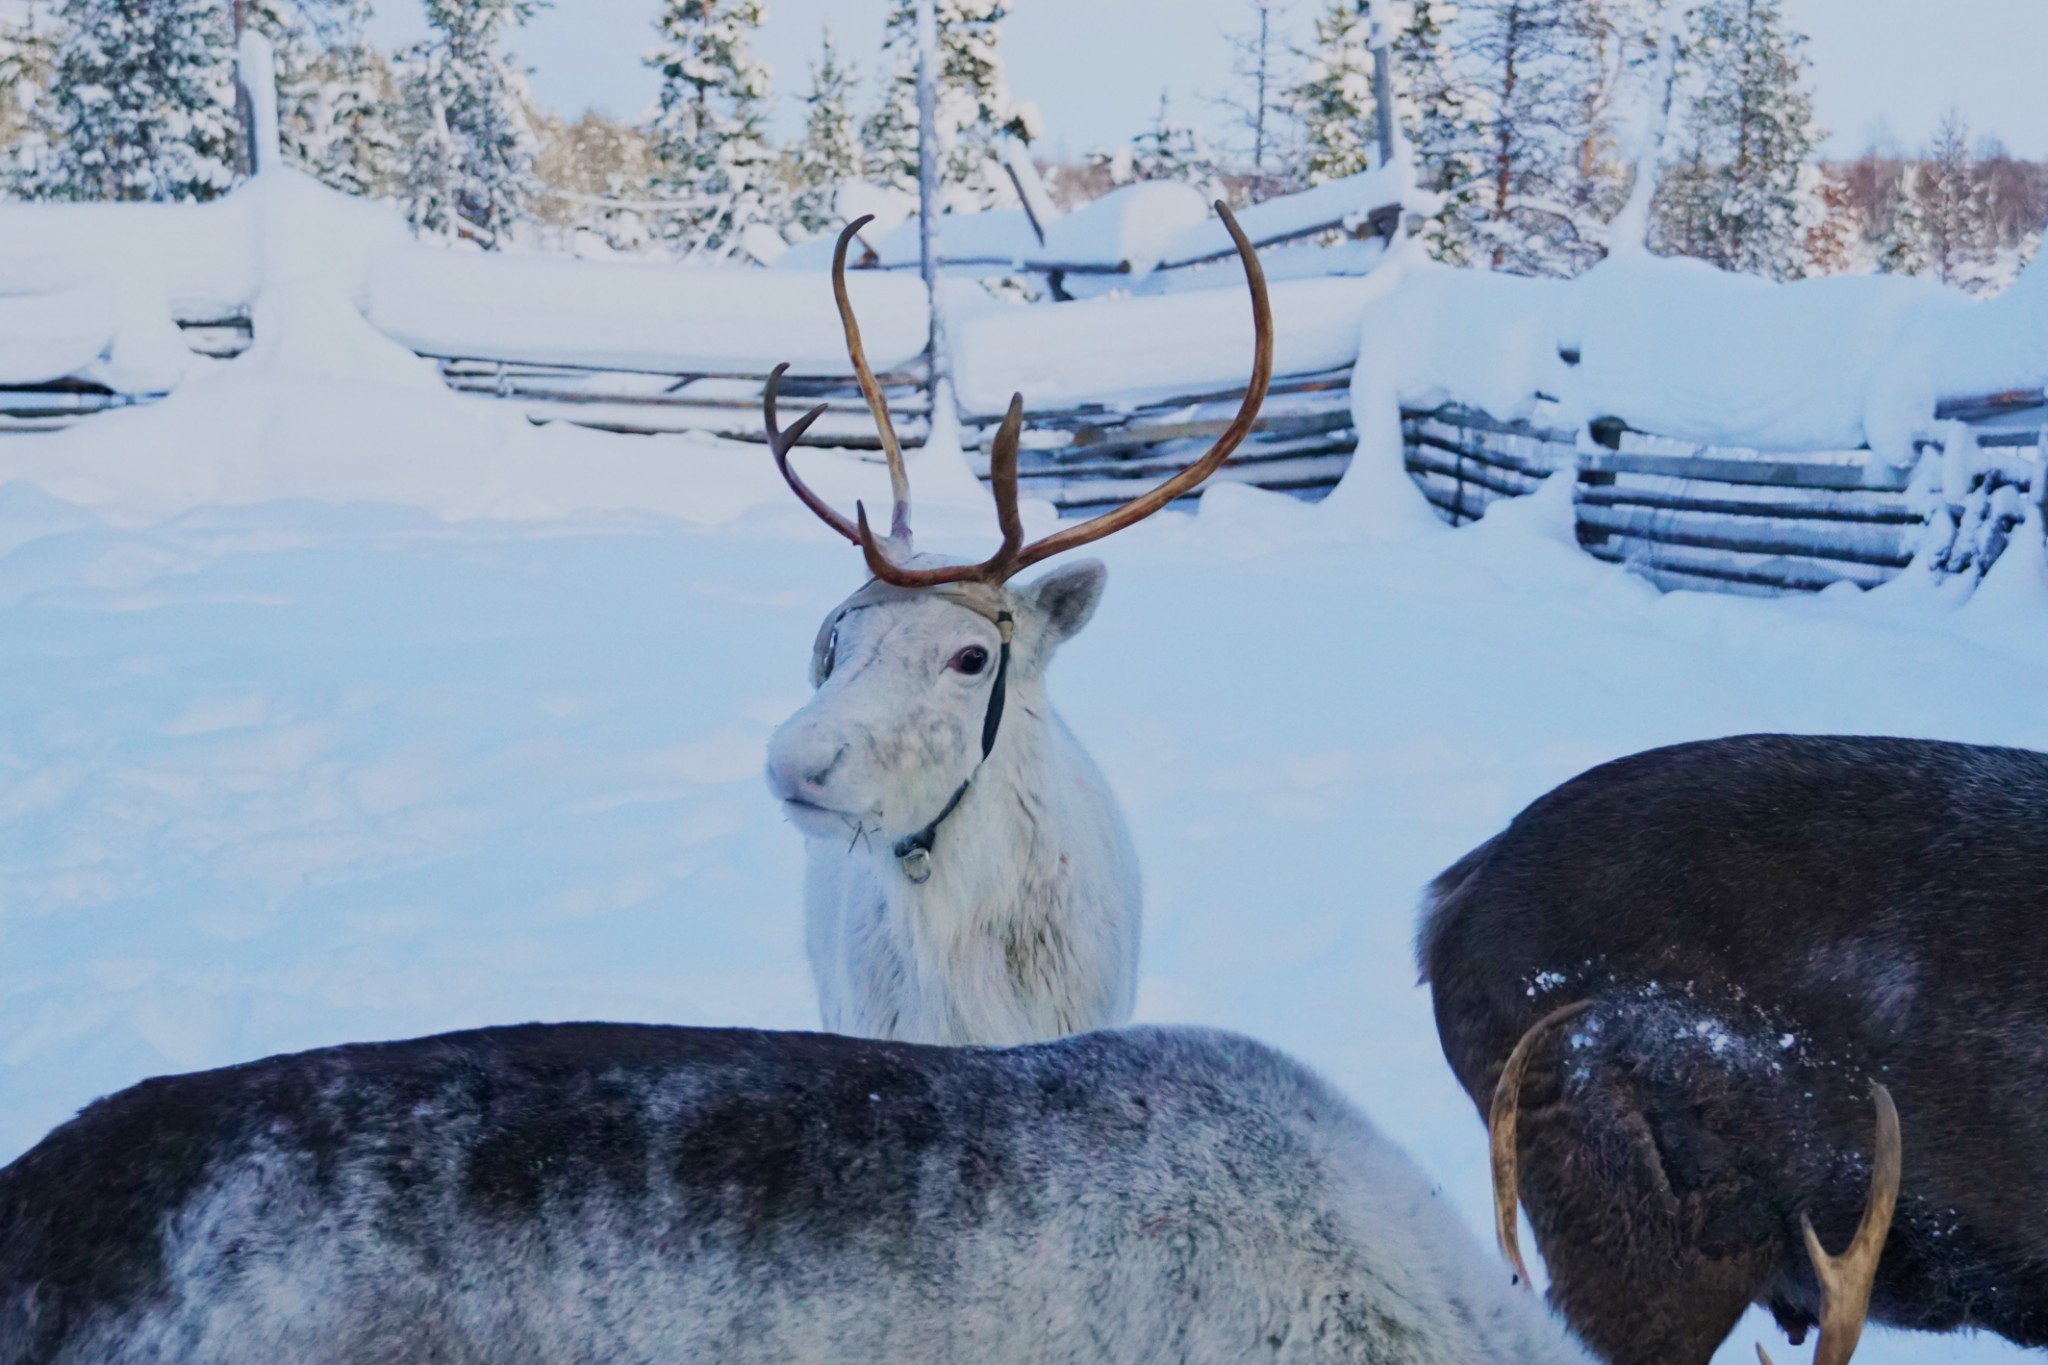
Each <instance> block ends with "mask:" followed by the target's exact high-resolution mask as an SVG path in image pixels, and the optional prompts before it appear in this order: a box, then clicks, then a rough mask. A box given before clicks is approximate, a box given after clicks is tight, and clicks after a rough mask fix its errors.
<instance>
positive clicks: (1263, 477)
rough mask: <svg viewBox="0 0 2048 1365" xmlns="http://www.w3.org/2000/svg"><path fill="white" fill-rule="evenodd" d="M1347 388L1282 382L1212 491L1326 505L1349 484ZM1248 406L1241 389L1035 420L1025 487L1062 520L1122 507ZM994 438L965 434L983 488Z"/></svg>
mask: <svg viewBox="0 0 2048 1365" xmlns="http://www.w3.org/2000/svg"><path fill="white" fill-rule="evenodd" d="M1350 383H1351V376H1350V371H1349V369H1348V368H1345V369H1331V370H1323V371H1319V372H1315V373H1310V374H1301V375H1283V376H1281V377H1279V378H1277V379H1275V380H1274V381H1273V382H1272V385H1271V387H1270V388H1269V389H1268V390H1267V396H1266V402H1265V406H1264V407H1263V408H1261V409H1260V412H1259V418H1258V421H1257V422H1256V423H1254V424H1253V426H1252V431H1251V435H1250V436H1248V437H1246V438H1245V442H1244V444H1243V445H1241V446H1239V447H1238V449H1237V451H1236V453H1234V454H1233V455H1232V456H1231V457H1230V459H1229V460H1228V461H1227V462H1226V463H1225V464H1224V465H1223V467H1222V468H1220V469H1218V470H1217V471H1216V473H1215V474H1214V475H1212V476H1211V478H1210V482H1211V483H1215V482H1224V483H1248V484H1252V485H1254V486H1255V487H1259V488H1265V489H1270V490H1273V491H1275V492H1284V493H1292V494H1295V495H1296V496H1299V497H1304V498H1309V499H1315V498H1320V497H1321V496H1322V495H1323V494H1325V493H1327V492H1328V491H1329V490H1330V489H1331V488H1332V487H1334V486H1335V485H1336V482H1337V480H1338V479H1339V478H1340V477H1341V476H1342V475H1343V473H1344V468H1345V466H1346V465H1348V464H1349V463H1350V461H1351V451H1352V449H1353V447H1354V446H1356V445H1357V443H1358V441H1357V436H1356V435H1355V433H1354V432H1353V431H1352V428H1351V409H1350V394H1349V391H1350ZM1243 397H1244V387H1243V385H1239V386H1238V387H1236V388H1219V389H1212V390H1207V391H1203V392H1189V393H1186V394H1182V395H1176V396H1171V397H1167V398H1162V399H1158V400H1155V401H1152V402H1148V403H1142V404H1135V405H1130V406H1122V407H1115V408H1112V407H1108V406H1105V405H1103V404H1100V403H1082V404H1077V405H1075V406H1072V407H1068V408H1059V409H1044V410H1040V411H1036V412H1031V413H1028V414H1027V415H1026V419H1025V420H1026V423H1027V427H1028V430H1029V432H1030V437H1029V444H1028V445H1027V446H1026V448H1025V449H1024V450H1023V451H1021V452H1020V453H1019V456H1018V461H1017V479H1018V482H1019V484H1020V485H1021V486H1022V487H1023V489H1024V490H1025V492H1026V493H1027V494H1029V495H1030V496H1033V497H1039V498H1043V499H1045V500H1046V501H1048V502H1051V503H1052V504H1053V505H1054V506H1056V507H1058V508H1059V509H1060V510H1061V511H1062V512H1063V513H1076V514H1078V513H1083V512H1091V511H1095V510H1099V509H1100V508H1102V507H1105V506H1113V505H1115V504H1117V503H1121V502H1124V501H1126V500H1127V499H1129V498H1131V497H1134V496H1135V495H1137V494H1138V493H1141V492H1143V491H1144V490H1145V489H1146V488H1149V487H1151V486H1152V485H1153V484H1155V483H1158V482H1159V481H1160V480H1161V479H1162V478H1165V477H1167V476H1169V475H1171V474H1174V473H1176V472H1178V471H1179V470H1182V469H1185V468H1186V467H1187V466H1188V465H1189V464H1191V463H1193V462H1194V461H1195V460H1196V459H1198V458H1200V456H1201V454H1202V452H1203V451H1205V450H1207V449H1208V447H1209V443H1210V442H1211V441H1213V440H1215V438H1216V437H1217V435H1219V434H1220V433H1221V432H1222V431H1223V429H1224V428H1225V427H1226V426H1228V425H1229V424H1230V418H1231V416H1232V415H1233V414H1234V413H1235V412H1236V411H1237V406H1238V403H1239V402H1240V400H1242V399H1243ZM994 429H995V424H994V423H993V422H977V423H975V424H973V425H972V426H971V427H970V428H969V429H968V434H969V443H970V445H971V446H972V447H973V448H972V449H970V451H969V457H970V460H971V461H972V462H973V464H974V467H975V470H976V472H977V473H978V474H979V475H980V476H981V477H982V478H984V479H985V478H987V477H988V440H987V438H988V435H989V433H990V432H992V431H993V430H994ZM1204 486H1205V487H1206V485H1204Z"/></svg>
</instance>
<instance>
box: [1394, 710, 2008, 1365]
mask: <svg viewBox="0 0 2048 1365" xmlns="http://www.w3.org/2000/svg"><path fill="white" fill-rule="evenodd" d="M2044 923H2048V755H2043V754H2037V753H2029V752H2026V751H2023V750H2017V749H2000V748H1989V747H1983V746H1975V745H1965V744H1945V743H1937V742H1933V741H1925V740H1910V739H1889V738H1865V737H1845V736H1800V735H1746V736H1739V737H1735V738H1729V739H1718V740H1710V741H1706V742H1702V743H1695V744H1683V745H1677V746H1674V747H1671V748H1666V749H1657V750H1653V751H1650V752H1648V753H1641V754H1636V755H1633V756H1631V757H1628V758H1624V759H1621V760H1619V761H1617V762H1614V763H1609V764H1606V765H1604V766H1602V767H1599V768H1595V769H1593V770H1592V771H1590V772H1588V773H1585V774H1583V775H1581V776H1579V777H1577V778H1574V779H1573V780H1571V781H1570V782H1567V783H1565V784H1564V785H1562V786H1560V787H1558V788H1557V789H1556V790H1554V791H1552V792H1550V793H1549V794H1548V795H1545V796H1543V797H1541V798H1539V799H1538V800H1537V801H1535V802H1534V803H1533V804H1531V805H1530V806H1529V808H1528V809H1526V810H1524V811H1523V812H1522V813H1521V814H1520V815H1518V816H1516V817H1515V819H1514V820H1513V821H1512V822H1511V823H1510V824H1509V826H1508V828H1507V829H1506V830H1504V831H1503V832H1501V833H1500V834H1499V835H1497V836H1495V837H1494V838H1493V839H1491V840H1489V841H1488V842H1487V843H1485V844H1483V845H1481V846H1480V847H1479V848H1477V849H1475V850H1473V851H1472V852H1471V853H1469V854H1467V855H1466V856H1465V857H1464V858H1462V859H1460V860H1459V861H1458V862H1457V863H1456V864H1454V865H1453V866H1452V867H1451V868H1450V869H1448V870H1447V871H1445V872H1444V873H1443V874H1442V875H1441V876H1439V877H1438V878H1437V879H1436V881H1435V883H1434V884H1433V885H1432V887H1431V890H1430V894H1429V903H1428V906H1427V909H1426V911H1425V916H1424V922H1423V925H1422V931H1421V936H1420V944H1419V952H1420V957H1421V963H1422V968H1423V974H1424V976H1425V978H1426V980H1427V981H1428V983H1429V986H1430V990H1431V994H1432V1000H1433V1004H1434V1007H1435V1012H1436V1021H1437V1030H1438V1034H1439V1037H1440V1040H1441V1042H1442V1044H1443V1049H1444V1056H1445V1057H1446V1059H1447V1060H1448V1061H1449V1062H1450V1064H1451V1067H1452V1069H1453V1070H1454V1071H1455V1072H1456V1073H1457V1076H1458V1078H1459V1080H1460V1082H1461V1083H1462V1084H1463V1085H1464V1087H1465V1089H1466V1092H1467V1093H1468V1094H1469V1095H1471V1096H1472V1099H1473V1102H1474V1104H1475V1105H1477V1106H1478V1107H1479V1109H1480V1112H1481V1114H1482V1115H1483V1116H1489V1117H1490V1118H1491V1120H1492V1128H1493V1139H1494V1145H1495V1152H1496V1155H1497V1159H1498V1165H1499V1169H1500V1170H1501V1171H1502V1172H1503V1177H1502V1183H1501V1186H1500V1196H1499V1203H1500V1207H1501V1228H1502V1233H1503V1237H1502V1240H1503V1244H1504V1245H1505V1246H1507V1247H1508V1248H1509V1249H1510V1250H1511V1251H1512V1248H1513V1242H1512V1235H1511V1232H1510V1228H1511V1226H1512V1207H1513V1200H1514V1198H1515V1197H1516V1195H1519V1197H1520V1200H1521V1202H1522V1203H1523V1205H1524V1206H1525V1207H1526V1209H1527V1211H1528V1214H1529V1220H1530V1224H1531V1226H1532V1227H1533V1228H1534V1230H1535V1233H1536V1237H1537V1240H1538V1243H1539V1244H1540V1245H1541V1247H1542V1250H1543V1255H1544V1259H1545V1261H1546V1263H1547V1264H1548V1267H1549V1270H1550V1276H1551V1296H1552V1301H1553V1302H1554V1303H1555V1304H1556V1306H1557V1307H1558V1309H1559V1310H1560V1312H1562V1314H1563V1315H1564V1317H1565V1318H1566V1320H1567V1321H1569V1322H1570V1323H1571V1324H1572V1325H1573V1326H1574V1327H1575V1328H1576V1329H1577V1330H1578V1331H1579V1333H1580V1334H1581V1335H1582V1336H1583V1337H1584V1338H1585V1340H1586V1341H1587V1342H1588V1343H1589V1344H1590V1345H1591V1346H1593V1348H1594V1349H1595V1350H1597V1351H1599V1352H1600V1353H1601V1354H1602V1355H1604V1356H1606V1357H1607V1359H1609V1360H1610V1361H1613V1362H1616V1363H1617V1365H1652V1362H1654V1363H1655V1365H1705V1362H1706V1361H1707V1360H1708V1359H1709V1358H1710V1357H1711V1355H1712V1354H1713V1351H1714V1349H1715V1347H1716V1346H1717V1345H1718V1344H1719V1343H1720V1342H1721V1340H1722V1339H1723V1338H1724V1337H1725V1336H1726V1335H1727V1334H1728V1332H1729V1330H1730V1329H1731V1328H1732V1327H1733V1326H1734V1325H1735V1323H1736V1321H1737V1319H1738V1318H1739V1317H1740V1316H1741V1315H1742V1313H1743V1312H1744V1311H1745V1310H1746V1309H1747V1308H1748V1307H1749V1305H1750V1304H1752V1303H1756V1304H1761V1305H1764V1306H1766V1307H1768V1308H1769V1309H1770V1310H1771V1311H1772V1313H1773V1314H1774V1315H1775V1316H1776V1317H1777V1319H1778V1321H1779V1323H1780V1325H1782V1326H1783V1327H1784V1328H1785V1329H1786V1331H1787V1332H1788V1334H1790V1335H1791V1336H1792V1337H1793V1338H1794V1340H1798V1339H1800V1337H1801V1336H1802V1335H1803V1334H1804V1332H1805V1331H1806V1330H1807V1329H1808V1328H1810V1327H1812V1326H1814V1325H1815V1324H1816V1323H1819V1324H1821V1325H1822V1326H1823V1330H1824V1336H1825V1337H1826V1338H1827V1339H1828V1340H1829V1343H1830V1346H1829V1349H1830V1350H1831V1351H1832V1352H1834V1353H1835V1358H1837V1359H1839V1358H1840V1357H1843V1356H1846V1353H1847V1350H1848V1348H1849V1347H1850V1346H1851V1345H1853V1335H1852V1334H1851V1333H1849V1332H1848V1330H1847V1324H1848V1322H1849V1321H1850V1320H1851V1319H1856V1320H1860V1318H1861V1316H1862V1314H1861V1313H1860V1312H1851V1311H1850V1307H1852V1306H1856V1305H1858V1303H1859V1301H1860V1300H1861V1299H1862V1298H1863V1297H1865V1296H1867V1299H1868V1311H1869V1316H1870V1318H1871V1320H1873V1321H1876V1322H1881V1323H1887V1324H1890V1325H1893V1326H1899V1327H1907V1328H1914V1329H1918V1330H1923V1331H1938V1332H1939V1331H1956V1330H1962V1329H1970V1328H1977V1329H1983V1330H1988V1331H1992V1332H1996V1333H1998V1334H1999V1335H2001V1336H2004V1337H2007V1338H2008V1339H2010V1340H2012V1341H2014V1342H2016V1343H2018V1344H2021V1345H2026V1346H2048V1212H2044V1210H2048V1123H2044V1120H2048V933H2044V932H2043V925H2044ZM1560 1004H1568V1005H1569V1006H1570V1010H1569V1011H1568V1012H1566V1013H1564V1014H1553V1013H1552V1011H1553V1010H1554V1009H1556V1007H1557V1006H1559V1005H1560ZM1874 1082H1875V1083H1881V1093H1880V1095H1879V1099H1878V1106H1879V1126H1878V1130H1877V1137H1876V1140H1875V1142H1873V1140H1872V1135H1871V1127H1870V1104H1871V1096H1872V1093H1873V1083H1874ZM1497 1094H1498V1096H1499V1098H1498V1101H1497V1100H1496V1095H1497ZM1891 1096H1895V1097H1896V1098H1897V1102H1898V1107H1899V1109H1900V1110H1901V1111H1902V1112H1903V1113H1904V1114H1905V1115H1906V1123H1907V1125H1908V1127H1909V1128H1910V1129H1911V1132H1912V1137H1913V1150H1912V1152H1911V1154H1910V1156H1911V1159H1910V1160H1909V1161H1907V1162H1906V1163H1905V1165H1904V1168H1903V1183H1900V1175H1899V1170H1900V1168H1899V1166H1898V1162H1897V1155H1896V1149H1897V1141H1898V1139H1897V1123H1896V1120H1895V1119H1894V1118H1893V1117H1892V1115H1891V1106H1890V1100H1889V1097H1891ZM1874 1178H1875V1179H1876V1184H1877V1191H1876V1197H1875V1198H1874V1199H1873V1198H1871V1197H1870V1191H1871V1189H1872V1185H1873V1179H1874ZM1891 1188H1896V1200H1895V1209H1893V1218H1892V1222H1891V1226H1890V1230H1889V1238H1888V1240H1883V1243H1882V1244H1883V1255H1882V1257H1881V1258H1880V1257H1879V1256H1878V1255H1877V1245H1878V1243H1877V1241H1875V1240H1873V1239H1874V1238H1876V1237H1877V1229H1878V1228H1879V1227H1880V1226H1881V1221H1882V1220H1880V1221H1879V1223H1871V1222H1869V1221H1867V1217H1868V1216H1869V1215H1868V1214H1867V1210H1869V1209H1876V1210H1879V1211H1882V1210H1885V1209H1887V1208H1892V1207H1893V1204H1894V1200H1893V1198H1892V1196H1891V1195H1890V1193H1889V1192H1888V1190H1889V1189H1891ZM1809 1223H1810V1225H1811V1227H1812V1228H1813V1229H1814V1230H1815V1231H1816V1232H1817V1233H1818V1241H1819V1243H1820V1244H1824V1245H1827V1246H1840V1245H1842V1244H1844V1243H1845V1242H1852V1243H1853V1248H1854V1249H1852V1251H1851V1252H1850V1253H1848V1254H1847V1255H1846V1257H1845V1258H1844V1262H1843V1263H1840V1264H1838V1263H1836V1262H1833V1261H1829V1262H1825V1263H1823V1262H1818V1261H1816V1260H1814V1259H1813V1256H1812V1253H1813V1250H1814V1247H1815V1242H1814V1239H1813V1238H1812V1237H1811V1236H1809V1234H1808V1233H1807V1232H1806V1226H1807V1225H1808V1224H1809ZM1857 1229H1861V1231H1860V1232H1857V1233H1856V1235H1855V1236H1854V1238H1853V1239H1852V1232H1855V1231H1856V1230H1857ZM1830 1282H1835V1283H1840V1284H1842V1285H1843V1286H1844V1288H1843V1290H1842V1292H1840V1293H1838V1294H1837V1295H1836V1296H1835V1298H1836V1300H1839V1302H1840V1303H1841V1304H1842V1305H1845V1306H1843V1307H1840V1308H1838V1309H1837V1310H1835V1312H1834V1315H1833V1316H1832V1317H1831V1316H1830V1312H1829V1310H1828V1308H1827V1294H1826V1286H1827V1285H1828V1284H1829V1283H1830ZM1844 1315H1846V1316H1844ZM1830 1323H1833V1324H1834V1327H1833V1330H1828V1329H1829V1324H1830Z"/></svg>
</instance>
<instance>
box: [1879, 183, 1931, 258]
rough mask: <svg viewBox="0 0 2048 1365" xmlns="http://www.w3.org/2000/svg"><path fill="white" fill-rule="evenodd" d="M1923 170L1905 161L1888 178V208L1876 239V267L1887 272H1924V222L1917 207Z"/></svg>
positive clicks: (1925, 237) (1925, 239)
mask: <svg viewBox="0 0 2048 1365" xmlns="http://www.w3.org/2000/svg"><path fill="white" fill-rule="evenodd" d="M1924 173H1925V168H1924V167H1922V166H1920V165H1918V164H1916V163H1913V162H1908V163H1906V164H1905V165H1904V166H1902V167H1900V168H1899V175H1898V178H1897V179H1896V180H1894V181H1892V191H1891V194H1892V200H1891V208H1890V212H1889V213H1887V214H1886V215H1885V223H1884V227H1883V229H1882V230H1881V232H1880V233H1879V236H1878V238H1877V242H1876V247H1877V268H1878V269H1879V270H1880V271H1882V272H1884V273H1885V274H1887V275H1924V274H1926V273H1927V264H1928V263H1927V225H1926V223H1925V221H1924V220H1923V219H1922V217H1921V211H1920V203H1921V197H1922V196H1921V190H1920V178H1921V176H1922V175H1923V174H1924Z"/></svg>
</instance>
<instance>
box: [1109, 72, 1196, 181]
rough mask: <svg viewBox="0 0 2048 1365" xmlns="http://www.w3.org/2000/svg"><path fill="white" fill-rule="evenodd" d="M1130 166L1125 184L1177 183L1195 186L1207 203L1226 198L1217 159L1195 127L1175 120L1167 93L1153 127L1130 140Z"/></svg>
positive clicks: (1154, 119) (1161, 93)
mask: <svg viewBox="0 0 2048 1365" xmlns="http://www.w3.org/2000/svg"><path fill="white" fill-rule="evenodd" d="M1128 162H1129V174H1128V175H1127V176H1125V177H1124V179H1126V180H1175V181H1179V182H1180V183H1181V184H1183V185H1192V186H1194V187H1195V189H1196V190H1197V191H1199V192H1200V193H1201V195H1202V197H1203V198H1204V199H1209V200H1215V199H1220V198H1222V197H1223V176H1222V172H1221V171H1220V170H1219V168H1218V167H1217V165H1216V158H1215V157H1214V156H1213V155H1211V153H1210V151H1209V147H1208V144H1207V143H1205V142H1204V141H1203V140H1202V135H1201V133H1200V132H1199V131H1197V130H1196V129H1195V128H1194V126H1193V125H1191V124H1186V123H1180V122H1178V121H1176V120H1175V119H1174V117H1173V103H1172V99H1171V96H1170V95H1169V94H1168V92H1167V91H1165V90H1161V91H1160V92H1159V112H1158V113H1157V114H1155V115H1154V116H1153V118H1152V126H1151V127H1150V128H1148V129H1146V130H1145V131H1144V132H1142V133H1140V134H1138V135H1137V136H1136V137H1134V138H1132V139H1131V147H1130V154H1129V157H1128ZM1112 178H1114V175H1112Z"/></svg>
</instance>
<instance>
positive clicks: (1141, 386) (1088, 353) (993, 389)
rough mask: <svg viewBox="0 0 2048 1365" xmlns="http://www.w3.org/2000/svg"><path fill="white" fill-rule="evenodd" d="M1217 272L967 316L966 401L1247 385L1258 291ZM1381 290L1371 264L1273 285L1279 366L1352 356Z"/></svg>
mask: <svg viewBox="0 0 2048 1365" xmlns="http://www.w3.org/2000/svg"><path fill="white" fill-rule="evenodd" d="M1221 269H1222V267H1218V270H1219V272H1220V271H1221ZM1217 283H1218V285H1219V287H1218V288H1214V289H1201V290H1190V291H1188V292H1186V293H1175V294H1160V295H1152V296H1145V297H1138V298H1104V299H1094V300H1089V301H1086V302H1081V303H1062V304H1058V305H1056V306H1053V307H1049V308H1014V309H1003V310H991V311H988V312H984V313H981V314H979V315H977V316H974V317H970V318H968V319H966V320H964V321H962V322H959V323H957V324H956V325H955V326H954V327H953V329H952V339H953V347H954V353H953V383H954V392H955V394H956V396H957V397H958V399H959V403H960V408H961V411H962V412H963V414H967V415H972V416H986V415H990V414H993V413H998V412H1001V411H1002V410H1003V407H1004V405H1005V404H1007V403H1008V402H1009V401H1010V394H1011V392H1012V391H1013V390H1015V391H1018V392H1021V393H1022V394H1023V395H1024V402H1025V405H1026V406H1027V407H1028V408H1031V409H1034V410H1036V409H1043V408H1053V407H1073V406H1076V405H1078V404H1081V403H1087V402H1099V403H1105V404H1108V403H1117V402H1131V401H1137V400H1140V399H1143V398H1146V397H1157V396H1162V395H1171V394H1184V393H1199V392H1202V391H1205V390H1216V389H1230V388H1242V387H1243V386H1244V383H1245V380H1246V377H1247V376H1248V375H1249V374H1250V373H1251V363H1252V319H1251V303H1250V300H1249V298H1248V296H1247V294H1246V291H1245V288H1244V285H1243V283H1242V281H1241V277H1237V278H1226V277H1224V276H1223V275H1221V274H1220V273H1219V275H1218V279H1217ZM1379 292H1382V286H1381V285H1380V283H1379V281H1378V280H1377V279H1376V278H1375V277H1373V276H1370V275H1366V276H1347V277H1342V278H1330V279H1315V280H1291V281H1287V282H1284V283H1276V284H1273V285H1271V286H1270V288H1269V290H1268V293H1269V295H1270V297H1271V299H1272V303H1273V346H1274V357H1273V372H1274V373H1275V374H1280V375H1290V374H1307V373H1311V372H1314V371H1318V370H1329V369H1336V368H1339V367H1341V366H1345V365H1349V364H1350V363H1351V362H1352V361H1353V360H1354V359H1356V358H1357V355H1358V325H1359V324H1358V320H1359V316H1360V314H1361V313H1362V312H1363V311H1364V310H1365V308H1366V305H1367V301H1368V300H1369V299H1371V298H1372V297H1373V296H1374V295H1375V294H1377V293H1379Z"/></svg>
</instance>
